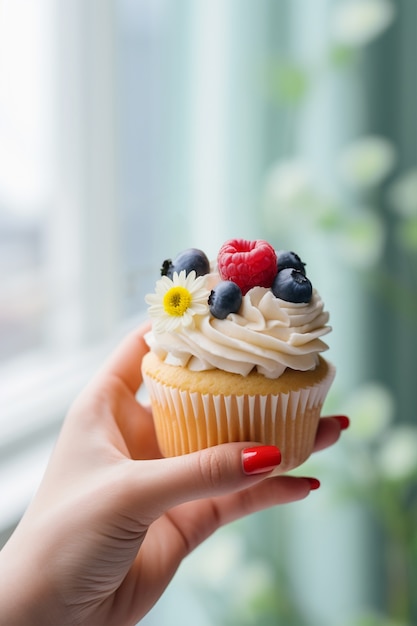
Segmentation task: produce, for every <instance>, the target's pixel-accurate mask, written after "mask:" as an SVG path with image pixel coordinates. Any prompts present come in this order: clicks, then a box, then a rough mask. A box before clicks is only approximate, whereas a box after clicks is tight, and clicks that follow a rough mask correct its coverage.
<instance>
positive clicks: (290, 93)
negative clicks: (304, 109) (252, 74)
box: [267, 61, 310, 105]
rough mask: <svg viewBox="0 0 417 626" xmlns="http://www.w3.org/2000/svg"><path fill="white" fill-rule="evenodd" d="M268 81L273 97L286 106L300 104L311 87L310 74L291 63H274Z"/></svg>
mask: <svg viewBox="0 0 417 626" xmlns="http://www.w3.org/2000/svg"><path fill="white" fill-rule="evenodd" d="M267 80H268V86H269V90H270V93H271V95H272V96H273V97H274V99H276V100H278V101H279V102H282V103H284V104H292V105H294V104H299V103H300V102H301V101H302V100H304V99H305V97H306V96H307V93H308V91H309V87H310V79H309V76H308V72H307V71H306V70H305V69H304V68H303V67H301V66H300V65H298V64H296V63H293V62H291V61H277V62H275V63H273V64H272V65H271V66H270V68H269V71H268V74H267Z"/></svg>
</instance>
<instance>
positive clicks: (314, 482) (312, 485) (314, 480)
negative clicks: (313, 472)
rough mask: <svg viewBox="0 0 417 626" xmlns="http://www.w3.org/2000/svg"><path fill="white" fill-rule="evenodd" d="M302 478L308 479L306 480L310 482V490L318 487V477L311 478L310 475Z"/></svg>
mask: <svg viewBox="0 0 417 626" xmlns="http://www.w3.org/2000/svg"><path fill="white" fill-rule="evenodd" d="M303 478H304V479H305V480H308V482H309V483H310V489H311V491H313V490H314V489H318V488H319V487H320V481H319V480H318V478H311V477H310V476H303Z"/></svg>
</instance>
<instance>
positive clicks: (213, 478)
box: [132, 442, 281, 519]
mask: <svg viewBox="0 0 417 626" xmlns="http://www.w3.org/2000/svg"><path fill="white" fill-rule="evenodd" d="M132 462H133V463H135V464H136V466H137V470H138V471H135V472H133V475H134V484H133V485H132V487H133V488H134V490H135V501H136V502H137V503H138V506H139V507H140V509H141V511H137V513H138V514H140V513H144V514H145V515H146V516H147V515H149V514H150V515H151V517H152V518H153V519H156V518H157V517H159V516H160V515H161V514H162V513H163V512H165V511H167V510H168V509H170V508H172V507H173V506H176V505H178V504H182V503H183V502H188V501H191V500H197V499H200V498H208V497H212V496H219V495H223V494H226V493H232V492H235V491H240V490H241V489H245V488H247V487H250V486H251V485H253V484H255V483H257V482H260V481H261V480H263V479H264V478H265V476H267V475H268V474H269V473H271V472H272V471H273V470H274V469H276V468H277V467H278V466H279V464H280V462H281V453H280V451H279V449H278V448H276V447H275V446H264V445H260V444H256V443H250V442H248V443H241V442H240V443H227V444H221V445H217V446H213V447H210V448H206V449H204V450H201V451H199V452H193V453H191V454H186V455H183V456H177V457H170V458H165V459H155V460H151V461H132ZM138 492H139V493H138ZM138 496H139V497H138Z"/></svg>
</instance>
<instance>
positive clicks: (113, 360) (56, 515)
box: [0, 325, 341, 626]
mask: <svg viewBox="0 0 417 626" xmlns="http://www.w3.org/2000/svg"><path fill="white" fill-rule="evenodd" d="M147 330H148V325H144V326H142V327H141V328H139V329H138V330H137V331H136V332H134V333H132V334H131V335H129V336H128V337H127V338H126V339H125V340H124V341H123V342H122V344H121V345H120V346H119V348H118V349H117V350H116V351H115V353H114V354H113V355H112V356H111V357H110V358H109V360H108V361H107V362H106V363H105V364H104V366H103V367H102V369H101V370H100V371H99V372H98V373H97V375H96V376H95V377H94V379H93V380H92V381H91V382H90V384H89V385H88V386H87V387H86V388H85V390H84V391H83V392H82V393H81V394H80V396H79V397H78V398H77V399H76V401H75V402H74V404H73V406H72V407H71V409H70V411H69V413H68V415H67V417H66V419H65V421H64V424H63V427H62V430H61V433H60V436H59V438H58V441H57V443H56V446H55V449H54V451H53V453H52V456H51V459H50V462H49V465H48V467H47V470H46V472H45V475H44V478H43V481H42V483H41V485H40V487H39V490H38V492H37V494H36V496H35V498H34V499H33V501H32V503H31V504H30V506H29V507H28V509H27V511H26V513H25V515H24V516H23V519H22V520H21V522H20V524H19V525H18V527H17V529H16V530H15V532H14V534H13V535H12V537H11V538H10V540H9V541H8V543H7V544H6V546H5V547H4V548H3V550H2V551H1V552H0V581H1V584H0V607H1V610H0V614H1V616H2V620H3V621H1V620H0V622H1V624H7V625H8V626H32V625H33V626H35V625H36V626H38V625H39V624H42V625H43V626H49V625H50V626H56V625H57V624H60V626H66V625H68V626H69V625H71V626H77V625H85V626H87V625H88V626H114V624H117V625H118V626H131V625H132V626H133V625H134V624H136V623H137V622H138V621H139V620H140V619H141V618H142V617H143V616H144V615H145V614H146V613H147V612H148V611H149V610H150V609H151V608H152V606H153V605H154V604H155V602H156V601H157V600H158V598H159V597H160V596H161V594H162V593H163V592H164V590H165V588H166V586H167V585H168V584H169V582H170V580H171V579H172V577H173V575H174V574H175V572H176V570H177V568H178V566H179V564H180V563H181V561H182V559H184V557H185V556H187V554H189V553H190V552H191V551H192V550H193V549H194V548H196V547H197V546H198V545H199V544H200V543H201V542H202V541H204V540H205V539H206V538H207V537H209V536H210V535H211V534H212V533H213V532H214V531H215V530H216V529H218V528H219V527H220V526H222V525H224V524H227V523H229V522H232V521H233V520H236V519H238V518H240V517H243V516H245V515H248V514H250V513H254V512H256V511H260V510H262V509H265V508H267V507H272V506H275V505H277V504H285V503H288V502H294V501H296V500H301V499H303V498H305V497H306V496H307V495H308V494H309V493H310V490H311V487H312V485H311V483H310V481H309V480H308V479H307V478H296V477H293V476H277V477H271V478H268V480H264V479H265V477H266V476H268V474H265V473H263V474H256V475H247V474H245V473H244V472H243V469H242V450H244V449H245V448H247V447H252V446H254V445H256V443H254V442H246V443H231V444H223V445H220V446H216V447H213V448H210V449H207V450H203V451H201V452H196V453H193V454H189V455H185V456H181V457H175V458H170V459H163V458H161V457H160V453H159V450H158V445H157V442H156V439H155V433H154V429H153V423H152V415H151V411H150V409H149V407H147V406H142V405H141V404H139V403H138V402H137V400H136V393H137V390H138V389H139V387H140V385H141V382H142V380H141V373H140V362H141V359H142V357H143V356H144V354H145V353H146V352H147V350H148V348H147V346H146V344H145V341H144V334H145V332H146V331H147ZM340 430H341V425H340V422H339V421H338V419H337V418H336V417H326V418H322V419H321V420H320V425H319V429H318V433H317V439H316V444H315V450H316V451H317V450H321V449H323V448H326V447H328V446H330V445H332V444H334V443H335V442H336V441H337V439H338V438H339V435H340Z"/></svg>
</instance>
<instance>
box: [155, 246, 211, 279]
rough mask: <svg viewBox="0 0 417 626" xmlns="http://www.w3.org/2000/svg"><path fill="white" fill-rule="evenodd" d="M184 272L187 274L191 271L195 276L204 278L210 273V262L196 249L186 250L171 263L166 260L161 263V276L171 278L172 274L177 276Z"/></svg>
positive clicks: (169, 260)
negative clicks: (175, 273)
mask: <svg viewBox="0 0 417 626" xmlns="http://www.w3.org/2000/svg"><path fill="white" fill-rule="evenodd" d="M182 270H185V272H186V274H189V273H190V272H191V271H192V270H194V271H195V273H196V274H197V276H204V274H208V273H209V272H210V261H209V260H208V258H207V256H206V255H205V253H204V252H203V251H202V250H198V249H197V248H187V250H184V251H183V252H180V253H179V254H178V255H177V256H176V257H175V259H174V260H173V261H171V259H166V260H165V261H164V262H163V263H162V267H161V276H168V278H172V276H173V274H174V272H177V273H178V274H179V273H180V272H181V271H182Z"/></svg>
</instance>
